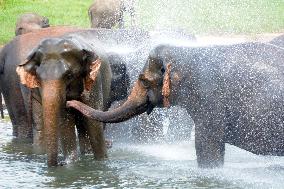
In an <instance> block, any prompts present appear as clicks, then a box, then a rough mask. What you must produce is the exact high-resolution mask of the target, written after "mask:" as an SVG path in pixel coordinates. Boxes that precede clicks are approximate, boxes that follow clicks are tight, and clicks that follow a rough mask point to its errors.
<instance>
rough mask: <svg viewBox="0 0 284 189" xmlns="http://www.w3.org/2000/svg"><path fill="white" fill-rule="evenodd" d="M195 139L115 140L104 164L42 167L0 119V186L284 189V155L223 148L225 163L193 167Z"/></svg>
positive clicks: (85, 161) (87, 160)
mask: <svg viewBox="0 0 284 189" xmlns="http://www.w3.org/2000/svg"><path fill="white" fill-rule="evenodd" d="M193 140H194V135H193V136H192V137H191V139H190V140H187V141H182V142H179V143H172V142H171V143H165V142H159V143H152V144H137V143H129V142H115V143H114V144H113V148H111V149H110V150H109V152H108V155H109V158H108V159H107V160H105V161H95V160H93V158H92V155H86V156H85V157H81V159H80V160H78V161H77V162H75V163H71V164H68V165H66V166H63V167H57V168H47V165H46V156H45V155H34V154H33V153H32V146H31V145H29V144H25V143H22V142H16V141H13V137H12V129H11V123H10V122H7V121H0V170H1V172H0V188H5V189H6V188H279V189H280V188H283V187H284V185H283V183H284V157H273V156H258V155H254V154H251V153H249V152H246V151H244V150H241V149H239V148H236V147H234V146H231V145H226V156H225V165H224V167H223V168H218V169H199V168H197V163H196V156H195V149H194V142H193Z"/></svg>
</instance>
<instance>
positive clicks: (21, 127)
mask: <svg viewBox="0 0 284 189" xmlns="http://www.w3.org/2000/svg"><path fill="white" fill-rule="evenodd" d="M64 34H67V35H64ZM134 34H135V36H137V31H127V30H117V31H114V30H106V29H91V30H82V29H79V28H70V27H49V28H45V29H42V30H39V31H35V33H34V34H25V35H21V36H18V37H16V38H15V39H13V40H12V41H11V42H10V43H8V44H7V45H6V46H5V47H4V50H3V52H2V53H1V54H0V60H1V61H0V73H1V74H0V77H1V80H0V84H1V86H3V94H4V98H5V101H6V102H7V107H8V112H9V115H10V117H11V121H12V125H13V127H14V129H13V132H14V136H16V137H17V138H20V139H21V138H24V139H25V138H27V139H30V138H32V139H33V146H34V147H37V146H38V147H42V146H44V143H45V141H44V132H43V131H44V127H45V125H44V115H46V113H45V114H44V111H43V110H42V106H44V104H42V102H43V99H44V97H46V96H43V95H44V93H43V92H42V91H43V87H42V85H39V87H36V88H34V89H30V87H26V86H25V85H26V84H27V83H29V82H24V81H25V78H26V77H25V76H23V75H25V74H22V73H23V71H24V68H28V69H31V72H32V73H31V74H28V77H27V78H30V79H35V78H36V77H35V76H34V75H32V74H35V72H34V69H32V68H37V69H39V67H40V65H41V64H38V63H37V64H35V65H34V67H33V66H31V65H32V62H40V61H38V60H37V56H35V57H33V56H32V55H33V54H34V55H37V54H38V53H39V54H41V53H42V49H41V46H42V45H44V47H49V46H48V44H49V42H50V45H53V46H54V48H53V47H52V48H51V49H54V51H55V52H54V53H56V52H57V53H59V52H60V48H59V47H56V44H57V43H56V39H58V38H60V39H62V40H65V39H66V38H68V39H72V40H75V42H74V43H75V44H76V45H84V44H85V43H86V40H85V39H88V43H89V44H85V46H86V47H88V48H89V46H92V48H94V47H97V46H100V45H103V44H107V43H111V44H112V43H113V41H114V40H118V41H120V42H121V43H123V44H124V41H123V40H127V43H128V41H129V40H128V39H130V38H131V39H132V37H131V36H132V35H134ZM63 35H64V37H63ZM141 35H143V34H141ZM127 36H128V37H127ZM50 37H57V38H55V39H54V40H55V41H54V40H53V39H49V38H50ZM62 37H63V38H62ZM46 38H47V39H46ZM44 39H46V40H45V43H44V44H43V41H42V40H44ZM83 39H84V40H83ZM91 39H92V40H91ZM58 40H59V39H58ZM72 40H71V41H72ZM82 40H83V42H82ZM133 40H134V41H132V42H135V43H139V40H137V39H136V38H135V37H134V38H133ZM140 40H143V39H140ZM40 41H42V42H41V43H40ZM59 41H60V40H59ZM102 41H103V42H104V43H102ZM132 42H131V43H132ZM39 43H40V45H39ZM125 43H126V42H125ZM66 47H68V43H67V46H66ZM107 48H109V46H104V47H103V48H102V49H100V48H99V49H97V50H96V52H97V51H101V52H104V49H107ZM32 50H33V53H31V56H28V55H29V52H31V51H32ZM44 50H46V51H44V52H45V53H47V52H48V50H49V49H46V48H44ZM38 51H39V52H38ZM101 54H102V55H101V56H102V57H105V58H104V60H105V59H106V60H107V62H110V63H111V65H110V66H112V67H113V68H114V67H117V69H114V70H113V71H112V73H113V74H112V75H114V76H116V77H113V78H114V81H111V83H112V86H111V85H110V89H111V94H116V96H117V97H119V96H121V95H122V94H124V96H125V95H126V94H127V88H128V87H122V88H120V85H121V84H123V83H124V84H127V81H126V80H127V78H128V77H129V76H127V75H124V76H123V75H121V74H122V73H121V72H122V71H123V72H124V71H125V65H123V62H116V61H120V60H119V59H116V58H112V57H115V56H117V55H116V54H115V53H101ZM66 55H67V52H66ZM73 55H74V54H73ZM73 55H72V56H70V57H69V56H68V57H67V58H68V61H73V62H74V60H79V58H78V57H77V56H76V57H74V56H73ZM75 55H76V51H75ZM27 57H28V58H27ZM87 57H88V56H87ZM69 59H70V60H69ZM62 61H63V60H62ZM65 62H66V61H65ZM44 65H46V64H44ZM44 65H43V66H44ZM47 65H48V64H47ZM54 65H56V64H54ZM75 65H76V64H75ZM16 68H18V72H19V74H20V75H21V76H22V81H23V83H25V84H22V83H21V82H20V80H19V77H18V75H17V74H16ZM45 68H46V69H48V66H45ZM53 68H54V70H55V68H56V66H54V67H53ZM19 69H21V70H22V71H21V72H20V70H19ZM50 69H51V68H50ZM76 69H78V67H77V68H76ZM51 70H52V69H51ZM115 70H118V72H117V73H116V71H115ZM53 72H54V71H51V72H50V73H51V74H52V73H53ZM26 73H28V72H26ZM36 74H37V73H36ZM68 74H69V75H70V74H71V76H72V73H68ZM119 74H120V75H121V77H118V75H119ZM125 74H126V73H125ZM64 77H65V76H64ZM66 77H67V76H66ZM68 77H69V76H68ZM81 80H82V78H81ZM100 80H101V77H100V76H99V79H98V80H97V81H96V82H99V81H100ZM102 80H103V81H104V82H107V83H110V82H109V81H108V80H106V79H104V78H103V79H102ZM88 81H89V80H88ZM76 82H77V85H76ZM76 82H75V83H72V86H70V87H69V88H68V91H70V92H68V95H67V94H66V98H67V97H68V98H67V99H70V98H71V99H72V98H76V99H77V98H78V100H79V97H80V99H81V100H88V98H87V97H86V98H83V97H84V96H86V95H85V93H86V92H83V94H79V93H80V92H82V89H83V87H82V82H81V81H80V80H79V79H77V81H76ZM96 82H95V83H96ZM37 84H41V82H31V86H37ZM29 86H30V85H29ZM45 86H46V85H45ZM99 86H100V85H99ZM103 86H104V88H105V87H107V86H109V85H108V84H106V85H103ZM115 86H116V87H115ZM58 88H60V87H58ZM99 89H100V88H99ZM116 89H119V90H118V91H115V90H116ZM124 90H126V91H124ZM84 91H85V90H84ZM63 92H64V91H63ZM63 92H62V93H63ZM87 94H88V93H87ZM82 96H83V97H82ZM87 96H90V98H95V96H94V95H93V93H91V95H87ZM101 96H103V95H100V96H99V97H100V98H102V97H101ZM117 97H116V100H119V98H117ZM98 99H99V98H98ZM109 100H110V101H111V97H110V98H109ZM62 102H64V99H63V100H62ZM90 102H92V104H95V103H94V102H93V101H90ZM97 103H98V104H100V103H103V105H102V106H103V108H104V109H103V110H106V109H107V108H108V106H109V104H111V103H110V102H109V101H108V100H106V98H105V100H104V101H103V102H102V101H101V100H99V101H98V102H97ZM90 105H91V104H90ZM58 106H60V103H58ZM45 107H46V105H45ZM59 109H60V112H61V113H62V116H64V115H66V117H70V119H69V120H67V121H66V122H64V120H66V119H64V117H61V118H62V121H61V123H62V124H61V123H60V126H64V125H68V124H72V123H73V122H74V120H75V121H77V123H76V126H78V125H79V126H78V128H79V129H81V130H80V131H79V132H78V133H79V135H80V136H81V135H82V136H86V135H84V132H87V131H85V130H84V127H80V125H83V126H84V125H88V124H91V123H93V121H89V120H88V119H84V118H83V117H82V116H80V114H79V113H78V112H74V111H72V110H71V111H69V110H66V111H65V108H59ZM65 112H66V113H65ZM43 114H44V115H43ZM69 115H70V116H69ZM45 117H46V120H51V119H52V117H47V116H45ZM54 117H56V116H54ZM57 118H58V117H57ZM79 120H82V121H79ZM86 121H87V123H85V122H86ZM45 122H47V121H45ZM31 123H32V124H31ZM63 123H64V124H63ZM32 125H33V127H32ZM58 125H59V123H58ZM99 125H101V124H99ZM61 128H62V127H61ZM73 128H74V127H73ZM88 128H90V127H88ZM71 130H72V131H71ZM73 130H74V129H72V128H69V129H66V130H64V129H63V132H65V133H66V136H73V137H74V135H71V134H73ZM89 130H90V131H93V130H95V129H92V128H91V129H89ZM98 130H99V132H97V133H98V135H100V132H101V127H98ZM69 131H70V132H69ZM68 133H71V134H68ZM16 134H17V135H16ZM80 136H79V138H80ZM50 138H53V139H50ZM54 138H55V139H56V137H52V136H50V137H48V140H54ZM59 138H60V137H59ZM81 138H83V137H81ZM91 138H92V139H93V137H91ZM98 138H99V139H100V140H102V139H103V135H100V136H98ZM61 139H62V140H63V150H64V149H72V147H73V148H74V140H73V139H71V137H70V144H69V145H68V144H67V145H68V146H66V147H64V145H65V144H64V141H65V142H66V141H68V140H67V138H66V137H65V138H64V137H61ZM83 139H84V138H83ZM83 139H82V140H80V141H82V143H81V142H80V150H81V153H84V152H86V151H87V150H88V149H84V147H86V148H87V147H89V146H88V143H89V142H88V140H89V138H86V140H87V141H86V142H84V141H83ZM95 142H97V144H98V143H99V142H101V141H95ZM72 143H73V144H72ZM93 143H94V142H93ZM84 144H86V145H84ZM52 145H54V146H55V145H56V144H55V142H54V141H53V144H52ZM48 147H49V148H50V149H47V153H48V154H49V156H52V157H48V161H49V160H50V161H49V162H48V164H49V166H52V165H55V164H56V160H57V158H56V156H57V152H56V150H55V149H56V147H51V145H49V144H48ZM69 147H70V148H69ZM93 147H96V152H97V153H95V155H96V158H98V159H100V158H101V157H105V156H106V155H103V154H105V153H106V152H105V144H103V145H96V146H94V145H93ZM39 150H41V148H39ZM98 151H99V152H98ZM63 153H64V154H67V155H66V157H67V156H68V155H69V154H70V155H71V156H72V154H71V153H72V150H68V151H66V152H63Z"/></svg>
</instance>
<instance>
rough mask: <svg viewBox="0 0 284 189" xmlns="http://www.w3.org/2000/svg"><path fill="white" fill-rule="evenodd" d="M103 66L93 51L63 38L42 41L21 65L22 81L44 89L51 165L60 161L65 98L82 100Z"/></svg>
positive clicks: (43, 97)
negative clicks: (84, 91) (60, 128)
mask: <svg viewBox="0 0 284 189" xmlns="http://www.w3.org/2000/svg"><path fill="white" fill-rule="evenodd" d="M100 65H101V62H100V60H99V59H98V56H97V55H96V54H95V53H94V52H92V51H91V50H88V49H84V48H82V47H79V44H77V43H75V42H73V41H71V40H69V39H64V38H49V39H46V40H43V41H42V42H41V43H40V44H39V45H38V47H36V48H35V49H34V50H33V52H32V53H31V54H30V55H29V56H28V58H27V59H26V60H25V61H24V62H23V63H21V64H20V65H18V67H17V73H18V75H19V76H20V81H21V83H22V84H23V85H25V86H27V87H28V88H31V89H32V88H39V89H40V91H41V96H42V108H43V110H42V112H43V124H44V132H45V138H46V139H48V140H47V144H46V147H47V154H48V165H49V166H53V165H56V164H57V154H58V152H57V148H58V147H57V143H58V141H57V140H58V139H57V138H58V137H57V127H58V125H60V124H61V123H63V121H64V120H63V118H64V116H63V115H62V112H63V110H64V109H65V103H66V100H71V99H79V98H80V95H81V93H82V92H83V90H84V88H85V89H86V90H90V88H91V86H92V84H93V82H94V81H95V78H96V75H97V73H98V70H99V68H100Z"/></svg>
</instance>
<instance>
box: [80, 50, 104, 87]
mask: <svg viewBox="0 0 284 189" xmlns="http://www.w3.org/2000/svg"><path fill="white" fill-rule="evenodd" d="M83 52H84V57H83V59H84V61H85V62H87V67H88V68H87V75H86V77H85V79H84V88H85V89H86V90H87V91H90V90H91V88H92V86H93V84H94V82H95V81H96V78H97V76H98V74H99V71H100V67H101V64H102V61H101V59H99V58H98V56H96V55H95V53H94V52H92V51H87V50H83Z"/></svg>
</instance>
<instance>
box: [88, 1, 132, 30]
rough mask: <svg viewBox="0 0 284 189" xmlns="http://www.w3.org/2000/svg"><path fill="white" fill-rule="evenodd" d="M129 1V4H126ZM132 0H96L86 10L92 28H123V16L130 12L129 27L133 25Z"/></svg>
mask: <svg viewBox="0 0 284 189" xmlns="http://www.w3.org/2000/svg"><path fill="white" fill-rule="evenodd" d="M128 1H129V2H128ZM134 3H135V2H134V0H96V1H95V2H94V3H93V4H92V5H91V6H90V7H89V10H88V14H89V19H90V21H91V27H92V28H108V29H110V28H112V27H114V26H115V25H117V24H118V26H119V28H124V14H125V12H126V11H129V12H130V16H131V26H133V25H134V24H135V23H134V22H135V18H134V17H135V15H134V14H135V13H134Z"/></svg>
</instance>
